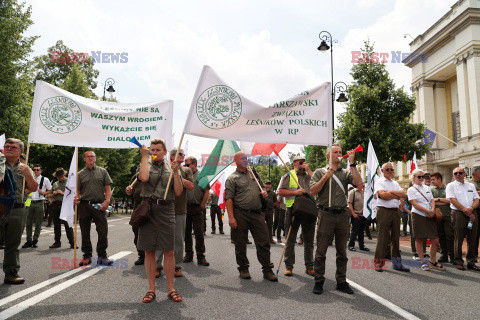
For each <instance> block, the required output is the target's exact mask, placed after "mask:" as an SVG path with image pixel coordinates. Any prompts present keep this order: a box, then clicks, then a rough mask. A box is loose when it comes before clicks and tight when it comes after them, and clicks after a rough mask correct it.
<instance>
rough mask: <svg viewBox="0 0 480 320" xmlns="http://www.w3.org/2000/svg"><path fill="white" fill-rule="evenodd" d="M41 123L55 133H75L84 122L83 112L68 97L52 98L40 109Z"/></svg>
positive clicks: (44, 102)
mask: <svg viewBox="0 0 480 320" xmlns="http://www.w3.org/2000/svg"><path fill="white" fill-rule="evenodd" d="M39 114H40V121H42V124H43V125H44V126H45V128H47V129H48V130H50V131H52V132H55V133H69V132H72V131H75V129H77V128H78V126H79V125H80V123H81V122H82V111H81V110H80V107H79V106H78V104H77V103H75V101H73V100H72V99H70V98H67V97H61V96H60V97H51V98H48V99H46V100H45V101H43V103H42V105H41V107H40V111H39Z"/></svg>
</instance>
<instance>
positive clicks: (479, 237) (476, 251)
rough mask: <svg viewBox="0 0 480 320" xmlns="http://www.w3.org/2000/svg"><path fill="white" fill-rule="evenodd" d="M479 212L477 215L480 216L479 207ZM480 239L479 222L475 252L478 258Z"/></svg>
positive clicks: (479, 224)
mask: <svg viewBox="0 0 480 320" xmlns="http://www.w3.org/2000/svg"><path fill="white" fill-rule="evenodd" d="M476 212H477V217H480V210H479V209H478V208H477V210H476ZM479 241H480V223H478V228H477V241H476V243H475V253H476V255H477V258H478V256H479V253H478V245H479Z"/></svg>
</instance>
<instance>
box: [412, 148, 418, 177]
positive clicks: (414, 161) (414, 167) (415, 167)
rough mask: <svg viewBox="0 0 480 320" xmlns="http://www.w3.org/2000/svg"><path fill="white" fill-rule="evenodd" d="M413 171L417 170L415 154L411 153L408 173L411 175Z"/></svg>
mask: <svg viewBox="0 0 480 320" xmlns="http://www.w3.org/2000/svg"><path fill="white" fill-rule="evenodd" d="M415 169H418V165H417V153H416V152H414V153H413V158H412V164H411V165H410V173H412V172H413V170H415Z"/></svg>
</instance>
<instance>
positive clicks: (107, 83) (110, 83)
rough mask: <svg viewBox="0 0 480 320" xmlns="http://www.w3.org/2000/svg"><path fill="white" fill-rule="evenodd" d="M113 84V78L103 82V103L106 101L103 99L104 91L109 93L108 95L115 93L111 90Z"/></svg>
mask: <svg viewBox="0 0 480 320" xmlns="http://www.w3.org/2000/svg"><path fill="white" fill-rule="evenodd" d="M114 84H115V80H113V78H108V79H107V80H105V84H104V85H103V101H106V100H107V99H106V98H105V89H106V90H107V92H110V93H113V92H115V89H113V85H114ZM107 86H108V88H107Z"/></svg>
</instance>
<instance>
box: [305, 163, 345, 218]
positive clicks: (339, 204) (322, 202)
mask: <svg viewBox="0 0 480 320" xmlns="http://www.w3.org/2000/svg"><path fill="white" fill-rule="evenodd" d="M327 170H328V167H327V168H318V169H317V170H315V172H314V173H313V176H312V179H311V180H310V187H312V186H314V185H315V184H316V183H317V182H318V181H319V180H320V179H322V177H323V176H324V175H325V173H326V171H327ZM333 174H334V175H335V176H336V177H337V178H338V180H340V182H341V183H342V186H343V189H344V190H345V191H343V190H342V188H341V187H340V186H339V185H338V183H337V181H335V179H334V178H333V177H332V178H331V179H332V205H331V208H334V209H346V208H347V206H348V204H347V194H346V192H347V190H348V184H353V175H352V172H351V171H350V170H346V169H342V168H338V169H337V170H336V171H335V172H334V173H333ZM299 182H300V181H299ZM329 192H330V182H329V181H328V180H327V181H325V184H324V185H323V188H322V190H320V192H319V193H318V195H317V198H316V202H317V207H324V208H328V198H329Z"/></svg>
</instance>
